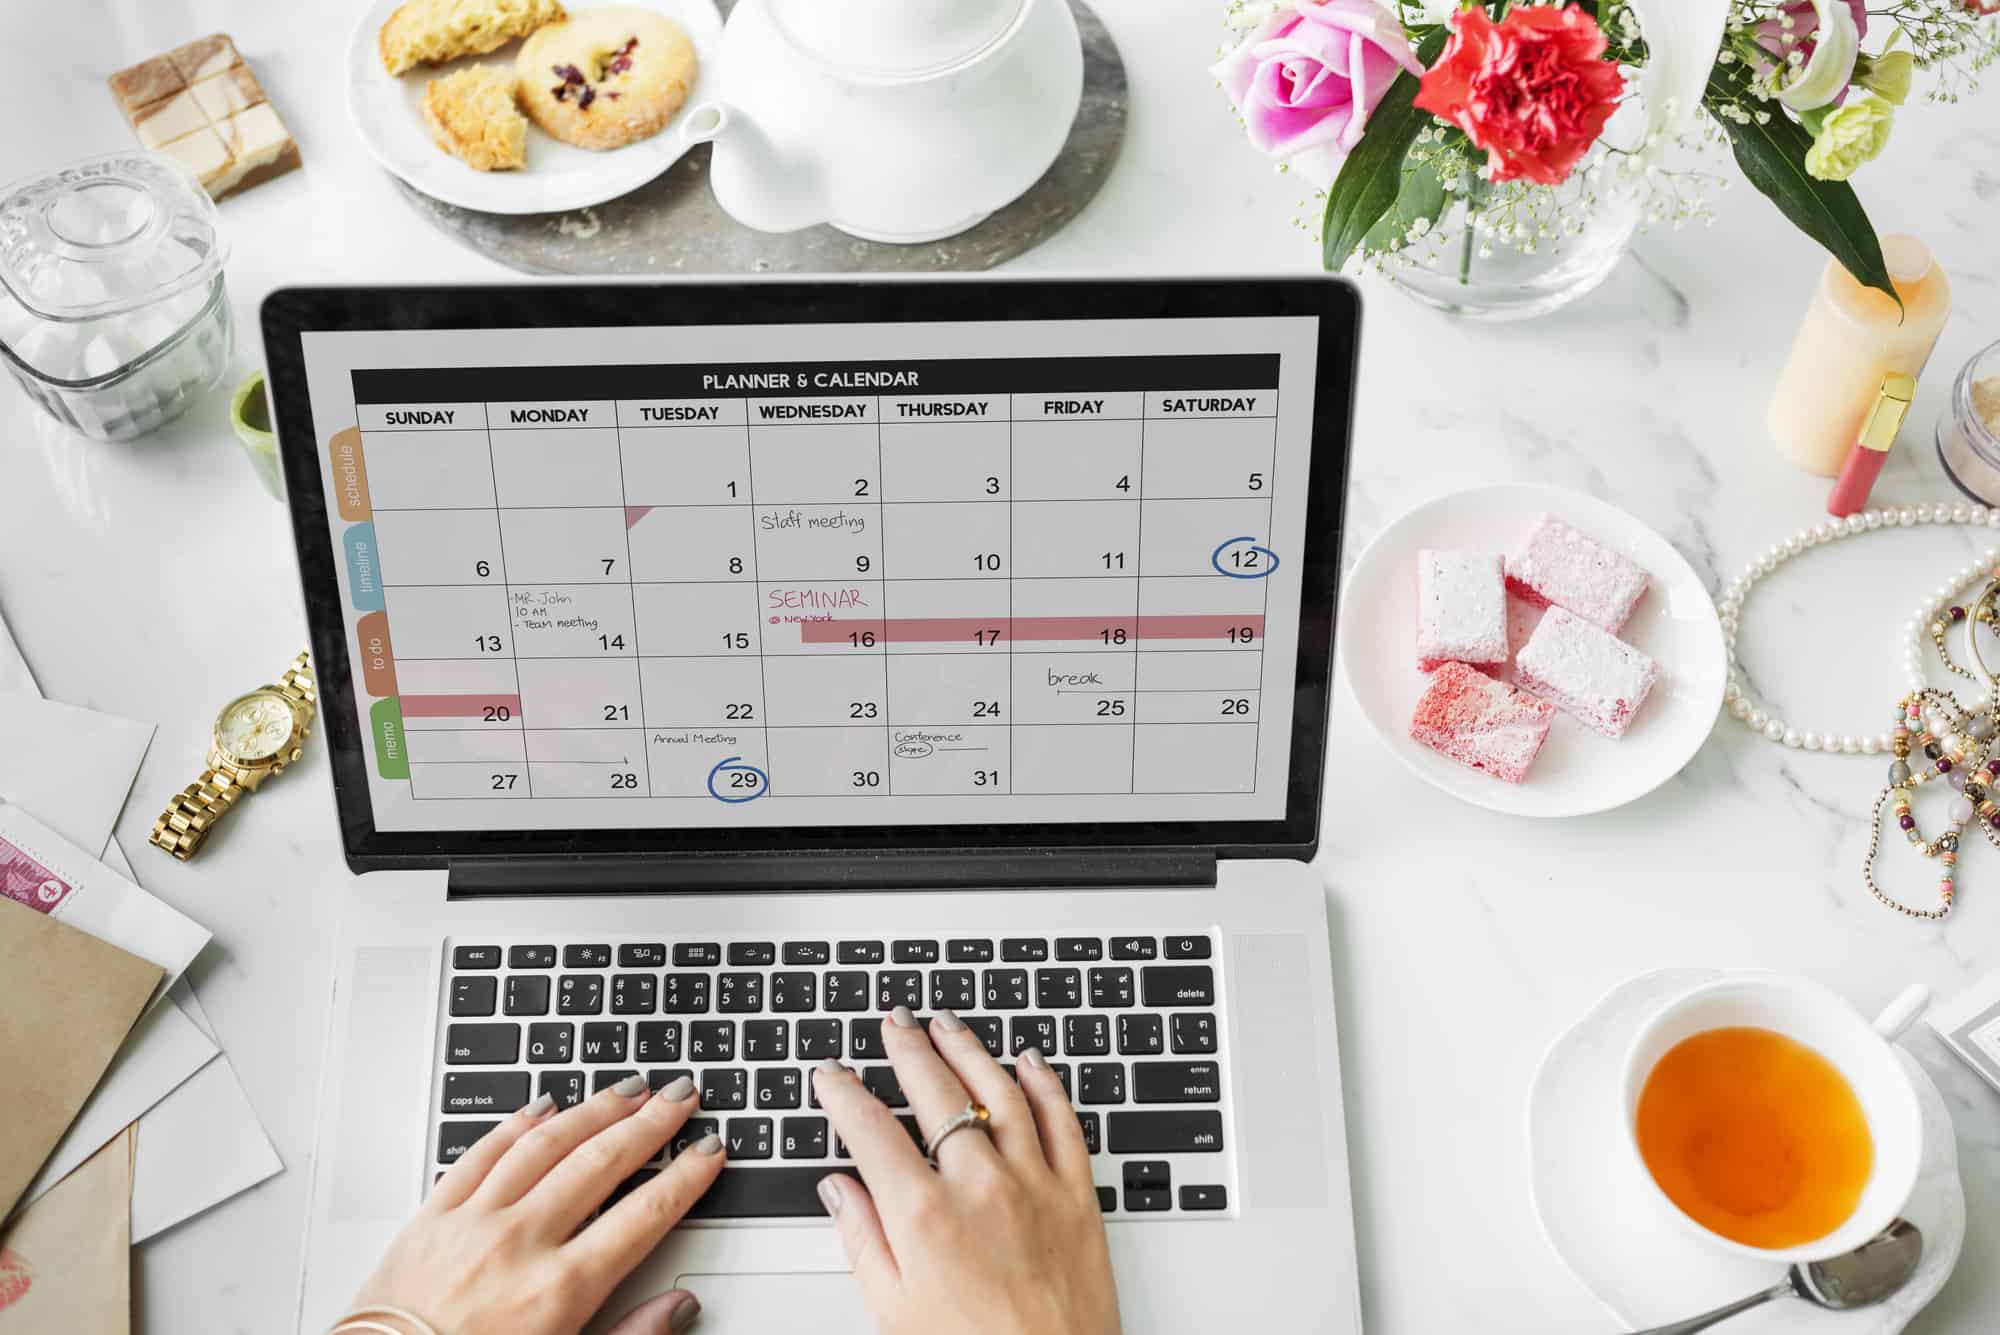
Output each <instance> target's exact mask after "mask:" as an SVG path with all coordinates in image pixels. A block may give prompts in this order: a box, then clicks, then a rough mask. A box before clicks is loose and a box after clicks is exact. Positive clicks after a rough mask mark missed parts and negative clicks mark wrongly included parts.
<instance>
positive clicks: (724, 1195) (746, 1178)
mask: <svg viewBox="0 0 2000 1335" xmlns="http://www.w3.org/2000/svg"><path fill="white" fill-rule="evenodd" d="M828 1173H846V1174H847V1175H848V1176H849V1177H859V1176H860V1174H858V1173H856V1172H855V1171H854V1170H853V1169H852V1168H847V1167H838V1166H835V1165H832V1164H828V1165H826V1166H825V1167H819V1168H736V1167H730V1168H725V1169H723V1170H722V1176H721V1177H719V1178H717V1179H716V1180H715V1185H714V1186H712V1187H710V1188H709V1189H708V1194H707V1195H705V1196H703V1197H702V1198H701V1199H700V1200H698V1201H696V1202H695V1203H694V1208H693V1209H691V1210H689V1211H688V1212H687V1217H688V1218H690V1219H791V1218H798V1217H803V1216H812V1215H823V1214H825V1213H826V1207H825V1206H824V1205H821V1204H820V1199H819V1180H820V1179H821V1178H823V1177H825V1176H826V1175H827V1174H828Z"/></svg>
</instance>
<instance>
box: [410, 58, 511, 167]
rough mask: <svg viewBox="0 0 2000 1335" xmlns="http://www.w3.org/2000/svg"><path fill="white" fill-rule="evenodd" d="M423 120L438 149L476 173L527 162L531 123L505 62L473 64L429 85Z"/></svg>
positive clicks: (426, 87) (427, 86)
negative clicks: (521, 107) (516, 99)
mask: <svg viewBox="0 0 2000 1335" xmlns="http://www.w3.org/2000/svg"><path fill="white" fill-rule="evenodd" d="M424 123H425V124H427V125H429V126H430V127H431V138H432V140H434V141H435V142H436V144H437V146H438V147H439V148H441V149H443V150H444V151H445V152H447V153H449V154H451V155H452V156H453V157H457V158H463V159H464V160H465V163H466V165H467V166H469V167H471V168H472V169H473V170H474V171H482V172H498V171H515V170H518V169H519V168H522V167H525V166H527V165H528V121H527V118H526V117H524V116H523V115H522V114H521V112H520V110H519V108H517V107H516V106H515V105H514V71H513V70H511V69H509V68H507V67H506V66H504V65H469V66H467V67H466V68H464V69H462V70H456V71H454V72H453V73H451V74H447V75H446V76H445V77H444V78H442V79H432V80H431V81H430V82H429V83H427V84H425V85H424Z"/></svg>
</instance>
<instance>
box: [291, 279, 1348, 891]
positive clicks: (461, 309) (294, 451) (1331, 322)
mask: <svg viewBox="0 0 2000 1335" xmlns="http://www.w3.org/2000/svg"><path fill="white" fill-rule="evenodd" d="M1360 314H1361V305H1360V297H1359V294H1358V293H1357V292H1356V291H1355V289H1354V287H1353V285H1352V284H1350V283H1348V282H1346V281H1345V280H1342V279H1338V278H1332V277H1306V278H1256V279H1186V280H1181V279H1166V280H1162V279H1068V280H1039V279H1038V280H1032V281H1025V280H999V279H979V278H967V279H944V280H935V279H925V280H884V279H881V278H867V279H856V280H845V281H844V280H837V279H836V280H813V281H791V280H752V281H743V280H729V281H719V282H706V281H690V282H670V283H656V284H654V283H649V284H638V283H597V284H577V285H550V286H541V285H536V286H526V285H520V286H490V287H348V288H340V287H332V288H328V287H314V288H281V289H279V290H277V291H274V292H272V293H271V294H270V295H269V296H268V297H266V298H265V300H264V302H263V306H262V309H261V320H262V325H263V334H264V349H265V357H266V362H267V375H268V379H269V385H270V396H271V402H272V407H273V420H274V425H275V427H276V429H277V435H278V442H279V454H280V459H281V462H282V465H283V468H284V474H285V482H286V488H287V491H288V494H289V495H290V497H291V513H292V527H293V534H294V538H295V540H296V543H297V548H298V559H299V573H300V583H301V586H302V588H303V590H304V596H305V605H306V615H307V619H308V622H309V624H310V629H311V635H312V648H313V657H314V662H315V663H316V665H317V671H318V678H319V700H320V709H321V711H322V713H323V715H324V717H325V725H324V736H325V737H326V739H327V745H328V750H329V753H330V756H331V760H332V764H333V777H334V796H335V800H336V804H337V806H338V810H339V818H340V827H341V841H342V845H343V847H344V848H345V850H346V854H347V861H348V865H349V866H350V867H352V868H353V869H354V870H355V871H357V872H365V871H375V870H382V869H386V868H420V867H443V866H447V865H449V864H450V862H451V861H452V860H453V859H454V858H475V857H476V858H482V859H494V858H507V859H512V858H534V857H558V858H575V857H588V856H592V855H615V856H620V857H626V858H629V857H633V856H656V855H657V856H673V855H677V854H704V853H711V854H712V853H742V852H746V851H757V852H766V851H774V850H776V851H796V852H801V853H803V852H809V851H818V850H839V851H847V852H853V851H894V852H898V853H933V852H949V851H952V850H962V849H1004V850H1013V851H1025V850H1035V849H1078V848H1094V847H1107V848H1119V849H1133V848H1167V849H1173V848H1181V849H1214V850H1215V851H1216V853H1217V854H1218V856H1222V857H1289V858H1298V859H1301V860H1306V859H1310V858H1311V857H1312V855H1313V852H1314V851H1315V849H1316V848H1317V841H1318V827H1319V808H1320V794H1321V789H1322V785H1323V781H1324V772H1323V771H1324V765H1325V760H1326V732H1327V722H1328V715H1329V712H1330V711H1329V707H1330V695H1331V686H1332V651H1333V626H1334V616H1335V604H1336V600H1337V594H1338V588H1339V577H1340V551H1341V538H1342V533H1343V529H1344V527H1345V503H1346V494H1347V469H1348V458H1349V451H1350V438H1351V432H1352V425H1353V402H1354V392H1355V384H1356V374H1357V354H1356V342H1357V338H1358V335H1359V329H1360ZM1232 316H1235V317H1242V316H1316V317H1318V318H1319V347H1318V360H1317V383H1316V386H1315V391H1314V400H1313V425H1312V445H1311V450H1312V456H1311V457H1312V472H1311V476H1310V479H1309V483H1308V496H1307V506H1306V549H1305V552H1304V555H1303V561H1304V566H1303V575H1304V588H1303V593H1302V597H1301V605H1300V628H1299V649H1298V671H1297V674H1296V678H1295V682H1294V700H1293V713H1292V720H1293V721H1292V749H1291V768H1290V782H1289V791H1288V793H1287V796H1286V810H1285V816H1284V818H1283V819H1281V820H1268V821H1220V822H1218V821H1105V822H1087V823H1078V824H1073V825H1071V824H1045V823H1027V824H1017V825H883V826H866V827H860V828H852V829H844V828H835V827H829V826H761V827H755V828H749V829H744V830H727V829H710V830H666V829H644V828H641V829H627V830H612V829H602V830H598V829H591V830H471V831H462V830H448V831H438V832H426V831H382V830H377V829H376V828H375V819H374V809H373V802H372V799H371V796H370V792H369V786H368V772H367V756H366V750H365V743H366V733H365V731H364V729H363V728H362V727H361V723H360V719H359V716H358V713H357V710H356V708H355V705H354V693H353V686H352V680H351V673H352V664H351V662H350V659H349V655H348V651H347V643H346V621H345V618H344V617H343V615H342V610H341V606H340V594H339V582H338V580H337V577H336V575H335V569H334V550H333V535H332V530H331V528H330V526H329V524H328V522H327V509H326V506H327V498H326V495H325V492H324V489H323V487H322V484H321V477H320V468H319V458H318V453H319V447H318V442H317V441H316V439H315V434H314V429H313V417H312V403H311V399H310V395H309V392H308V390H307V379H306V373H305V357H304V347H303V342H302V339H301V335H302V334H304V333H306V332H308V331H312V332H319V331H343V330H361V331H369V330H401V329H495V328H519V329H540V328H567V327H606V326H617V325H635V326H636V325H653V326H661V325H714V324H780V323H796V324H842V323H889V322H897V321H943V320H949V321H964V322H992V321H1006V320H1060V319H1091V320H1101V319H1161V318H1165V319H1172V318H1203V317H1232Z"/></svg>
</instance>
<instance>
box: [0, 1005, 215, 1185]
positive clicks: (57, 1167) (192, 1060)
mask: <svg viewBox="0 0 2000 1335" xmlns="http://www.w3.org/2000/svg"><path fill="white" fill-rule="evenodd" d="M220 1051H221V1049H220V1048H218V1047H216V1046H215V1041H214V1040H213V1039H211V1038H209V1036H208V1035H206V1034H204V1033H202V1032H201V1030H200V1029H198V1028H196V1027H195V1023H194V1021H192V1020H190V1019H188V1017H187V1016H186V1015H184V1014H182V1013H181V1008H180V1007H179V1006H176V1005H174V1003H173V1002H172V1001H171V1000H169V1001H168V1002H166V1004H164V1005H160V1006H155V1007H153V1009H152V1010H150V1011H148V1012H147V1013H146V1014H145V1015H143V1016H141V1017H140V1018H139V1023H137V1024H135V1025H133V1026H132V1034H131V1036H130V1037H129V1038H127V1039H126V1040H125V1046H124V1047H122V1048H120V1049H119V1050H118V1055H117V1056H116V1057H114V1058H113V1059H112V1061H111V1066H110V1068H109V1069H108V1070H106V1071H105V1073H104V1078H103V1079H102V1080H100V1081H98V1082H97V1088H96V1089H95V1090H93V1091H92V1092H91V1095H90V1100H89V1102H87V1103H85V1104H84V1105H83V1110H82V1111H81V1112H79V1113H77V1115H76V1120H75V1121H74V1122H71V1123H70V1124H69V1130H68V1131H67V1132H66V1133H64V1135H63V1138H62V1139H61V1140H59V1141H57V1142H56V1147H55V1149H54V1150H52V1151H50V1153H49V1157H48V1161H47V1162H46V1163H44V1164H43V1165H42V1171H41V1172H40V1173H38V1174H36V1176H35V1180H34V1181H32V1182H30V1183H29V1184H28V1189H27V1190H26V1191H24V1192H22V1193H21V1205H23V1206H25V1205H27V1204H28V1203H29V1202H30V1201H33V1200H34V1199H35V1198H36V1197H38V1196H40V1195H41V1194H42V1193H43V1192H45V1191H47V1190H48V1189H49V1188H50V1187H53V1186H54V1185H55V1184H56V1183H58V1182H60V1181H62V1180H63V1178H64V1177H65V1176H67V1175H68V1174H69V1171H70V1170H71V1169H72V1168H75V1167H76V1166H77V1165H78V1164H80V1163H82V1162H83V1161H84V1160H85V1159H88V1158H89V1157H90V1156H91V1155H93V1154H95V1153H97V1151H98V1150H100V1149H102V1148H103V1147H104V1144H105V1142H107V1141H109V1140H110V1139H111V1138H112V1137H113V1136H115V1135H117V1134H118V1133H119V1132H120V1131H123V1130H124V1129H125V1128H126V1127H128V1126H130V1125H131V1124H132V1123H133V1122H135V1121H137V1120H138V1119H139V1115H140V1114H141V1113H144V1112H145V1111H146V1110H147V1109H149V1108H151V1107H153V1106H154V1105H155V1104H157V1103H159V1101H160V1100H161V1099H163V1098H165V1097H166V1096H167V1095H168V1094H170V1093H172V1092H173V1091H174V1090H175V1089H176V1088H178V1087H179V1086H180V1085H181V1083H182V1082H184V1081H185V1080H186V1079H187V1078H188V1077H189V1076H191V1075H193V1074H194V1073H195V1072H196V1071H198V1070H200V1069H201V1068H202V1067H203V1066H205V1065H207V1064H208V1063H209V1062H211V1061H213V1060H215V1055H216V1053H218V1052H220Z"/></svg>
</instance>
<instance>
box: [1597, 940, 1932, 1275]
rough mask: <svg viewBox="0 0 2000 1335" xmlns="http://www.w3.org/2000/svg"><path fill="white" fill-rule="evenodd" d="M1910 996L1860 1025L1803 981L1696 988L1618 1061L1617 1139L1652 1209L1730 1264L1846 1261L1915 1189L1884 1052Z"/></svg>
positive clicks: (1911, 1133)
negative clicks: (1727, 1254) (1620, 1125)
mask: <svg viewBox="0 0 2000 1335" xmlns="http://www.w3.org/2000/svg"><path fill="white" fill-rule="evenodd" d="M1929 1001H1930V992H1929V990H1928V989H1926V988H1923V987H1912V988H1910V989H1909V990H1908V991H1906V992H1904V993H1903V995H1902V996H1900V997H1898V998H1897V999H1896V1000H1895V1001H1894V1002H1892V1003H1891V1004H1890V1006H1889V1008H1888V1009H1887V1010H1886V1011H1884V1012H1883V1013H1882V1015H1881V1017H1880V1018H1878V1019H1877V1020H1876V1021H1875V1022H1874V1023H1873V1024H1872V1025H1871V1024H1870V1023H1869V1022H1868V1021H1867V1020H1864V1019H1863V1018H1861V1016H1860V1015H1859V1014H1857V1013H1856V1012H1855V1011H1854V1009H1853V1008H1852V1007H1851V1006H1849V1005H1848V1004H1847V1003H1846V1002H1845V1001H1843V1000H1841V999H1840V998H1839V997H1838V996H1835V995H1834V994H1833V993H1831V992H1829V991H1827V990H1826V989H1825V988H1822V987H1819V986H1817V985H1816V984H1813V983H1809V982H1805V981H1803V980H1799V979H1790V978H1781V977H1777V976H1773V975H1762V974H1758V975H1743V976H1739V977H1731V978H1724V979H1720V980H1717V981H1715V982H1710V983H1705V984H1701V985H1699V986H1697V987H1694V988H1692V989H1690V990H1689V991H1687V992H1684V993H1682V994H1681V995H1680V996H1679V997H1677V998H1675V999H1674V1000H1673V1001H1671V1002H1669V1003H1667V1005H1665V1006H1664V1007H1662V1008H1661V1009H1660V1010H1659V1012H1658V1013H1656V1014H1655V1015H1654V1016H1653V1018H1652V1019H1650V1020H1648V1021H1647V1022H1646V1023H1645V1024H1644V1025H1643V1026H1642V1027H1641V1028H1640V1030H1639V1033H1638V1035H1637V1036H1636V1037H1635V1038H1634V1039H1633V1041H1632V1045H1631V1047H1630V1048H1629V1049H1628V1050H1627V1052H1626V1056H1625V1069H1624V1085H1623V1093H1624V1101H1623V1114H1624V1118H1625V1130H1626V1135H1625V1142H1626V1144H1627V1145H1628V1146H1629V1147H1630V1149H1631V1152H1632V1155H1633V1156H1634V1158H1636V1159H1637V1161H1638V1164H1639V1169H1640V1172H1641V1174H1642V1175H1643V1176H1644V1178H1645V1180H1646V1182H1647V1183H1648V1185H1649V1186H1650V1187H1651V1188H1652V1190H1653V1193H1654V1195H1655V1196H1656V1197H1657V1199H1658V1200H1659V1202H1660V1204H1661V1205H1662V1206H1663V1207H1664V1208H1665V1209H1666V1210H1668V1211H1669V1212H1670V1213H1672V1214H1673V1215H1675V1216H1676V1217H1677V1218H1679V1219H1680V1220H1681V1221H1682V1223H1683V1224H1684V1225H1685V1226H1686V1227H1687V1228H1688V1229H1690V1230H1691V1231H1692V1232H1693V1233H1695V1234H1696V1235H1698V1236H1700V1237H1702V1238H1705V1239H1707V1240H1708V1241H1709V1242H1711V1243H1713V1244H1714V1245H1716V1246H1718V1247H1720V1248H1723V1249H1725V1250H1727V1251H1731V1252H1735V1253H1737V1254H1738V1255H1742V1256H1753V1257H1757V1258H1759V1259H1761V1260H1767V1261H1776V1262H1785V1263H1791V1262H1796V1261H1817V1260H1824V1259H1825V1258H1827V1257H1830V1256H1838V1255H1840V1254H1842V1253H1843V1252H1849V1251H1852V1250H1853V1249H1854V1248H1856V1247H1858V1246H1860V1245H1861V1244H1862V1243H1863V1242H1866V1241H1867V1240H1868V1239H1869V1238H1871V1237H1873V1236H1874V1235H1875V1234H1877V1233H1879V1232H1881V1231H1882V1230H1883V1229H1884V1228H1887V1227H1888V1226H1889V1223H1890V1222H1891V1221H1892V1220H1894V1219H1895V1218H1896V1216H1897V1215H1898V1214H1899V1213H1900V1212H1901V1210H1902V1208H1903V1206H1904V1205H1905V1204H1906V1203H1907V1202H1908V1201H1909V1199H1910V1194H1911V1192H1912V1191H1914V1190H1915V1189H1916V1184H1917V1167H1918V1164H1919V1163H1920V1162H1921V1160H1922V1158H1923V1148H1924V1147H1923V1116H1922V1112H1921V1110H1920V1109H1919V1107H1918V1105H1917V1093H1916V1089H1915V1087H1914V1086H1912V1085H1911V1083H1910V1079H1909V1076H1908V1075H1907V1074H1906V1073H1905V1072H1904V1070H1903V1067H1902V1065H1901V1063H1900V1062H1898V1061H1897V1059H1896V1055H1895V1050H1894V1049H1893V1048H1892V1047H1891V1046H1890V1045H1891V1044H1892V1043H1893V1042H1894V1040H1895V1038H1896V1036H1897V1035H1898V1034H1900V1033H1902V1031H1903V1030H1904V1029H1906V1028H1908V1027H1909V1025H1910V1024H1911V1023H1912V1022H1913V1021H1914V1020H1915V1019H1916V1018H1917V1016H1918V1015H1920V1014H1922V1012H1923V1010H1924V1007H1925V1006H1926V1005H1928V1004H1929Z"/></svg>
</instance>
